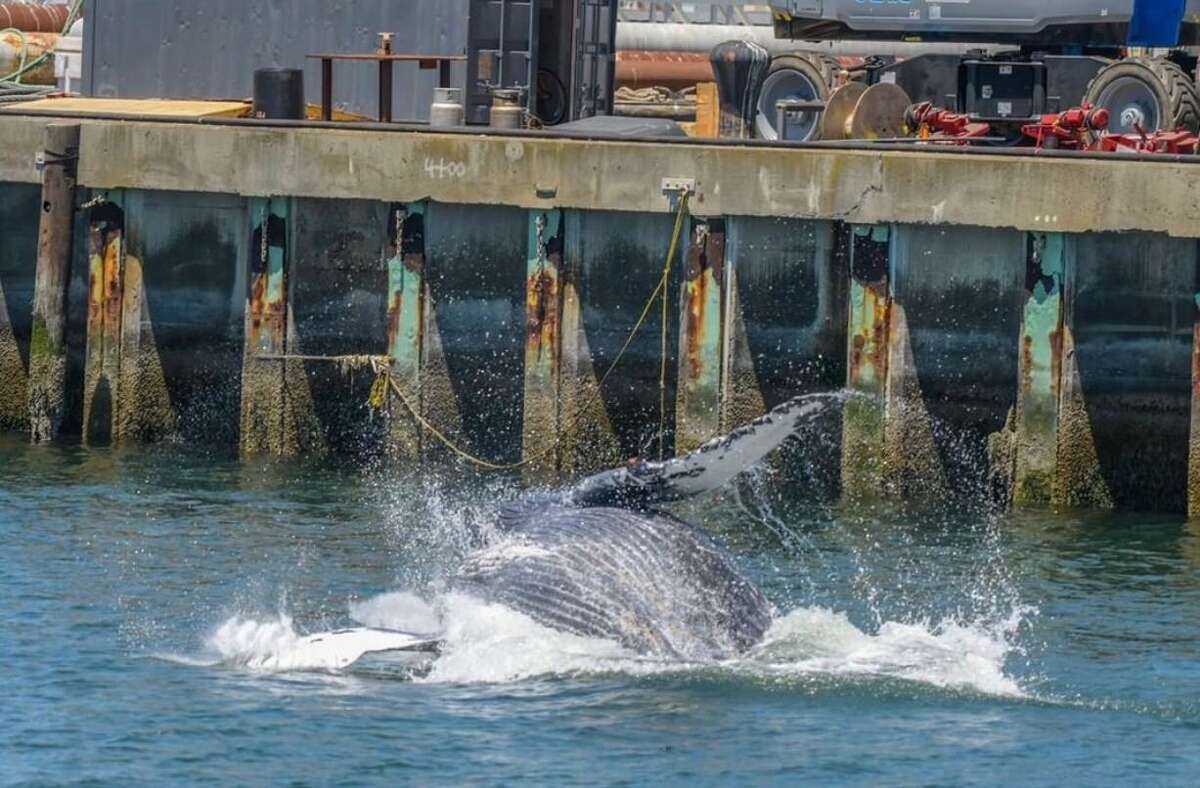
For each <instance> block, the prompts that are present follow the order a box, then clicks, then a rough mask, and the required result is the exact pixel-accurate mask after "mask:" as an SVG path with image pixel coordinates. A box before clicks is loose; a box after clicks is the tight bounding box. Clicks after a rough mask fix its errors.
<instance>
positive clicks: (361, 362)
mask: <svg viewBox="0 0 1200 788" xmlns="http://www.w3.org/2000/svg"><path fill="white" fill-rule="evenodd" d="M689 197H690V193H689V192H688V191H687V190H686V189H685V190H683V191H682V192H681V193H680V196H679V203H678V207H677V209H676V211H675V226H674V229H673V230H672V232H671V243H670V246H669V248H668V250H667V258H666V260H664V261H663V269H662V275H661V276H659V278H658V284H657V285H656V286H655V288H654V290H653V292H651V293H650V297H649V298H647V299H646V305H645V306H644V307H643V308H642V312H641V314H640V315H639V316H638V319H637V321H636V322H635V323H634V325H633V328H632V329H631V330H630V332H629V336H628V337H626V339H625V343H624V344H623V345H622V346H621V349H620V351H618V352H617V355H616V358H614V359H613V360H612V363H611V364H609V365H608V369H606V370H605V372H604V374H603V375H601V376H600V379H599V381H597V383H596V386H595V389H594V391H593V392H592V395H591V397H602V396H603V388H604V384H605V383H606V382H608V379H609V377H611V376H612V374H613V372H614V371H616V369H617V367H618V366H619V365H620V363H621V361H622V360H623V359H624V358H625V354H626V353H627V352H628V351H629V347H630V345H632V344H633V340H634V339H636V338H637V335H638V334H639V333H640V332H641V330H642V327H643V326H645V324H646V318H647V317H649V315H650V310H651V309H653V308H654V304H655V303H656V302H657V301H658V300H659V298H660V297H661V299H662V341H661V345H660V353H661V359H660V368H659V381H658V385H659V411H658V430H659V435H658V451H659V458H660V459H661V458H662V454H663V447H664V443H663V433H664V432H665V431H666V420H667V415H666V396H667V395H666V386H667V318H668V316H669V315H668V313H669V308H668V307H669V304H670V300H671V299H670V280H671V271H672V269H673V267H674V261H675V255H676V254H677V253H678V251H679V241H680V238H681V237H682V235H683V221H684V218H685V217H686V216H687V213H688V201H689ZM255 358H257V359H258V360H260V361H311V362H317V363H330V364H337V365H338V367H339V368H340V369H341V370H342V373H343V374H346V373H349V372H351V371H353V370H356V369H365V368H367V367H370V368H371V370H372V372H374V374H375V382H374V383H373V384H372V385H371V393H370V394H369V395H368V397H367V404H368V405H369V406H370V407H371V408H373V409H374V410H382V409H383V408H384V407H386V405H387V399H388V394H389V393H392V394H395V395H396V398H397V399H399V400H400V403H401V404H402V405H404V408H405V410H407V411H408V412H409V415H411V416H412V418H413V420H414V421H415V422H416V423H417V424H418V425H419V426H420V427H421V429H423V430H425V431H426V432H428V433H429V434H430V435H432V436H433V437H434V438H436V439H437V441H438V442H439V443H441V444H442V445H443V446H445V447H446V448H447V449H448V450H449V451H450V452H451V453H453V454H454V455H455V456H457V457H459V458H460V459H462V460H464V461H465V462H467V463H468V464H470V465H474V466H475V467H477V468H482V469H484V470H488V471H515V470H519V469H521V468H524V467H525V466H527V465H531V464H533V463H535V462H538V461H540V460H543V459H545V458H546V457H548V456H550V455H551V454H553V453H554V452H555V451H557V450H558V447H559V443H560V442H561V441H562V434H563V433H564V432H566V431H567V430H569V429H570V428H572V427H574V426H576V425H577V424H578V423H579V420H580V419H581V418H582V417H583V413H584V410H585V408H586V407H587V406H589V405H590V404H591V402H592V398H591V397H584V398H583V399H582V400H581V402H580V404H579V406H578V407H577V408H576V410H575V412H574V413H573V414H571V415H570V417H568V419H567V420H566V422H565V423H564V424H563V425H562V426H561V427H560V428H559V430H558V431H557V434H556V435H555V437H554V443H552V444H551V445H550V446H549V447H547V448H546V449H545V450H544V451H541V452H538V453H537V454H534V455H532V456H529V457H526V458H525V459H523V460H521V461H520V462H514V463H495V462H491V461H490V460H485V459H484V458H482V457H477V456H476V455H474V454H472V453H471V452H469V451H467V450H466V449H464V448H462V447H461V446H459V445H458V444H456V443H455V442H454V441H453V440H452V439H451V438H450V437H449V436H447V435H446V434H445V433H443V432H442V431H441V430H439V429H438V428H437V427H436V426H435V425H433V424H431V423H430V422H429V420H428V419H426V418H425V417H424V416H422V415H421V412H420V408H418V407H417V406H416V405H415V404H414V403H413V402H412V401H411V400H410V399H409V397H408V395H407V394H405V393H404V390H403V389H402V388H401V387H400V384H399V383H398V382H397V381H396V378H395V377H394V376H393V375H392V359H391V358H390V357H389V356H372V355H361V354H360V355H344V356H318V355H303V354H262V355H257V356H255Z"/></svg>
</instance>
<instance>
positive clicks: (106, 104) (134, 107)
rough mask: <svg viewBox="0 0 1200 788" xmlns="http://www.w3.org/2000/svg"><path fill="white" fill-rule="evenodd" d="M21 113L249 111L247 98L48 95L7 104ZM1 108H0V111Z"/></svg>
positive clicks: (193, 115)
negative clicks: (201, 98)
mask: <svg viewBox="0 0 1200 788" xmlns="http://www.w3.org/2000/svg"><path fill="white" fill-rule="evenodd" d="M9 109H12V110H14V111H19V112H21V113H22V114H24V113H29V112H37V113H45V114H47V115H64V116H69V115H78V114H122V115H157V116H173V117H180V118H211V117H240V116H242V115H246V114H249V112H250V109H251V106H250V103H249V102H247V101H189V100H177V99H106V98H82V97H75V96H72V97H65V98H48V99H40V100H38V101H26V102H22V103H20V104H18V105H14V106H12V107H10V108H9ZM3 111H4V110H0V112H3Z"/></svg>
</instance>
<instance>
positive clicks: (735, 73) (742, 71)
mask: <svg viewBox="0 0 1200 788" xmlns="http://www.w3.org/2000/svg"><path fill="white" fill-rule="evenodd" d="M709 59H710V60H711V61H712V68H713V74H714V75H715V76H716V78H717V93H718V95H719V100H720V102H721V125H720V133H721V136H722V137H733V138H736V139H749V138H750V137H751V136H752V131H753V129H754V116H755V114H757V112H758V91H759V89H760V88H762V82H763V77H764V76H765V75H766V73H767V67H768V66H769V65H770V64H771V55H770V53H769V52H767V50H766V48H764V47H763V46H761V45H759V44H756V43H755V42H753V41H726V42H725V43H723V44H717V45H716V46H715V47H713V50H712V54H711V55H710V56H709Z"/></svg>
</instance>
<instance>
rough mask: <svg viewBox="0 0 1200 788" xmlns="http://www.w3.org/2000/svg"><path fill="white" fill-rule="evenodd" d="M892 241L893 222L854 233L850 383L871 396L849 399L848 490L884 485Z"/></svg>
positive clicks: (863, 491) (871, 490)
mask: <svg viewBox="0 0 1200 788" xmlns="http://www.w3.org/2000/svg"><path fill="white" fill-rule="evenodd" d="M891 243H892V229H891V228H890V227H887V226H874V227H869V226H857V227H853V228H852V229H851V232H850V234H849V244H850V255H849V256H850V325H849V331H848V342H847V344H848V358H847V361H846V377H847V380H846V386H847V388H849V389H851V390H853V391H856V392H861V393H863V394H866V395H868V396H866V397H863V398H855V399H851V400H850V401H849V402H847V403H846V410H845V417H844V422H843V428H842V430H843V431H842V490H843V491H844V494H846V495H847V496H855V497H857V496H860V495H868V496H873V495H878V494H879V493H880V492H881V491H882V490H883V485H884V478H885V473H884V455H883V451H882V447H883V444H884V421H885V409H884V397H885V395H886V389H887V375H888V332H889V328H890V324H891V310H892V291H891V283H890V282H891Z"/></svg>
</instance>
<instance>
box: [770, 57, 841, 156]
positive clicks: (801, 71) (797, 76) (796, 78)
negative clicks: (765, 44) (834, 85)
mask: <svg viewBox="0 0 1200 788" xmlns="http://www.w3.org/2000/svg"><path fill="white" fill-rule="evenodd" d="M824 65H825V64H823V63H822V64H818V63H816V62H814V60H813V59H812V58H811V57H810V56H807V55H799V54H795V55H780V56H779V57H776V58H772V59H771V65H770V67H769V68H767V74H766V76H765V77H763V82H762V88H761V89H760V90H759V95H758V99H757V103H758V111H757V112H756V113H755V118H754V136H756V137H758V138H760V139H778V138H779V135H778V133H777V130H776V128H775V125H776V119H775V110H774V106H775V102H776V101H777V100H779V99H781V98H787V97H788V96H790V95H795V97H796V98H801V99H803V100H806V101H809V100H811V101H827V100H828V99H829V93H830V90H829V81H830V78H831V75H830V72H829V70H828V68H827V67H825V68H823V67H822V66H824ZM788 85H797V86H802V87H801V89H800V91H799V92H798V93H797V92H796V91H794V90H790V89H788ZM804 86H806V87H804ZM808 93H811V95H806V94H808ZM797 128H799V129H801V130H802V132H801V133H802V135H803V136H800V137H796V136H795V135H794V134H793V133H789V134H788V139H801V140H805V141H809V142H812V141H814V140H817V139H820V133H821V124H820V118H819V117H818V116H813V118H812V122H811V125H810V124H809V123H807V122H805V123H803V124H801V125H799V126H798V127H797Z"/></svg>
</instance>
